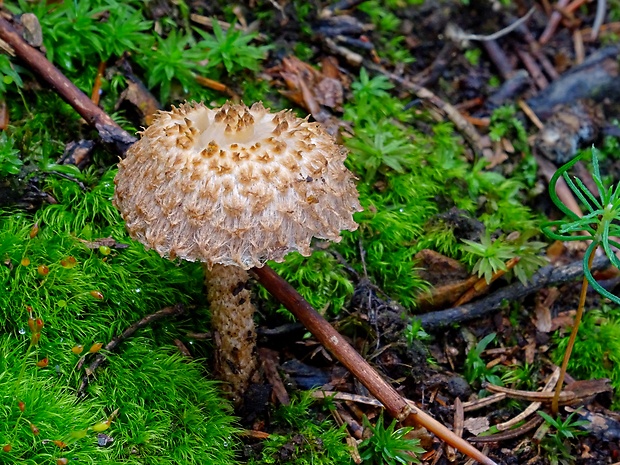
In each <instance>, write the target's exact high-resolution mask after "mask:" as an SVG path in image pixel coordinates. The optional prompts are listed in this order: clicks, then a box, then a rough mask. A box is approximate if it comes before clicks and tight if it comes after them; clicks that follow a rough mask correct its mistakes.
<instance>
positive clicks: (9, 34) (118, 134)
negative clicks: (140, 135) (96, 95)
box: [0, 17, 136, 153]
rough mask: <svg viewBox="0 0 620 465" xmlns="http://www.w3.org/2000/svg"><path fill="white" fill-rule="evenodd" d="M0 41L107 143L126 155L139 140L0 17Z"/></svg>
mask: <svg viewBox="0 0 620 465" xmlns="http://www.w3.org/2000/svg"><path fill="white" fill-rule="evenodd" d="M0 39H2V40H4V41H5V42H6V43H7V44H9V45H10V46H11V47H12V48H13V49H14V50H15V55H16V56H17V57H18V58H19V59H20V60H22V61H23V62H24V63H26V64H27V65H28V67H30V68H31V69H32V70H33V71H34V72H35V73H36V74H38V75H39V76H41V77H42V78H43V79H45V81H47V83H48V84H49V85H50V86H51V87H52V88H53V89H55V90H56V92H58V94H59V95H60V96H61V97H62V98H63V99H64V100H65V101H66V102H67V103H68V104H69V105H71V106H72V107H73V108H74V109H75V111H77V112H78V113H79V114H80V116H82V117H83V118H84V119H85V120H86V121H87V122H88V124H90V125H91V126H94V127H95V129H97V131H99V135H100V136H101V138H102V139H103V141H104V142H106V143H113V144H115V145H116V146H117V147H118V148H119V150H120V151H121V152H122V153H124V152H125V150H127V148H129V146H130V145H131V144H133V143H134V142H135V141H136V138H135V137H133V136H132V135H131V134H129V133H128V132H127V131H125V130H124V129H123V128H121V127H120V126H119V125H118V124H116V123H115V122H114V120H112V118H110V116H109V115H108V114H107V113H106V112H105V111H103V110H102V109H101V108H99V107H98V106H97V105H95V104H94V103H93V102H92V101H91V100H90V99H89V98H88V97H87V96H86V95H84V93H83V92H82V91H81V90H80V89H78V88H77V87H76V86H75V85H74V84H73V83H72V82H71V81H69V79H67V78H66V77H65V76H64V75H63V74H62V73H61V72H60V71H59V70H58V68H56V67H55V66H54V65H53V64H52V63H50V62H49V61H48V59H47V58H45V56H43V54H42V53H41V52H39V51H38V50H37V49H35V48H33V47H31V46H30V45H28V43H27V42H26V41H25V40H24V39H23V38H22V37H21V36H20V35H19V34H18V33H17V31H16V30H15V29H14V28H13V26H12V25H11V24H10V23H9V22H8V21H7V20H6V19H4V18H2V17H0Z"/></svg>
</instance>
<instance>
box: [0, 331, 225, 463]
mask: <svg viewBox="0 0 620 465" xmlns="http://www.w3.org/2000/svg"><path fill="white" fill-rule="evenodd" d="M44 331H45V330H44ZM27 337H28V336H25V335H24V336H23V338H24V339H25V338H27ZM40 345H41V347H40V350H46V351H47V350H48V349H49V350H51V354H50V357H52V360H54V359H55V360H56V361H55V362H52V364H50V365H49V366H48V368H46V369H42V368H38V367H36V366H35V365H34V359H35V358H36V357H35V354H34V353H31V356H25V354H26V350H27V349H26V344H25V343H22V344H16V341H15V338H13V337H10V336H3V337H2V338H0V444H2V446H4V445H6V444H11V446H12V450H11V451H10V452H0V462H1V463H3V464H23V463H33V464H34V463H48V461H49V460H50V459H58V458H61V457H69V458H70V459H71V460H77V461H78V462H76V463H83V464H100V465H101V464H109V465H112V464H119V463H122V464H141V463H145V462H144V460H145V459H146V460H148V463H153V464H157V463H161V464H164V463H165V464H169V463H183V464H194V463H195V464H226V463H234V461H233V458H234V457H233V456H234V454H235V445H236V441H235V439H234V435H235V434H236V433H237V430H236V429H235V428H234V427H233V426H232V425H233V422H232V418H231V417H230V408H229V407H227V404H226V403H225V402H222V399H221V398H219V396H218V394H217V389H216V387H215V385H214V383H213V382H209V381H206V380H205V377H204V374H203V373H202V370H201V368H200V365H199V364H198V363H196V362H193V361H189V360H186V359H183V358H182V357H181V356H180V355H179V354H175V353H172V350H171V349H165V348H158V347H156V346H154V345H153V342H152V341H151V340H148V339H144V338H138V339H134V340H131V341H130V342H128V343H127V344H125V345H124V347H123V351H122V354H121V355H119V356H114V355H113V356H111V357H110V359H109V365H105V368H104V369H102V370H100V371H99V372H98V374H97V377H96V380H95V381H93V383H92V384H91V385H90V387H89V389H88V394H89V396H88V397H87V398H86V400H83V401H78V399H77V397H76V396H75V393H74V392H73V390H72V389H71V386H70V384H71V383H70V379H69V378H71V376H69V375H67V374H66V372H67V371H70V370H71V369H72V367H71V366H72V365H73V364H75V362H76V361H77V357H75V359H74V360H73V361H72V362H65V361H64V360H59V359H60V358H61V357H56V356H55V355H56V353H57V352H58V351H55V350H54V349H53V348H52V347H51V346H50V345H49V344H46V343H45V342H42V343H41V344H40ZM24 364H25V370H24V372H23V373H22V374H19V372H20V367H22V366H23V365H24ZM53 364H55V366H54V365H53ZM137 393H139V395H137ZM19 402H23V405H24V412H23V413H22V412H21V411H20V408H19V404H18V403H19ZM116 409H119V411H118V414H117V416H116V417H115V418H114V419H113V420H112V422H111V425H110V427H109V429H106V430H105V434H106V435H108V436H109V437H110V438H112V439H113V442H112V443H111V445H109V446H107V447H99V446H97V433H96V431H94V430H93V429H92V427H93V426H94V425H95V424H97V423H99V422H101V421H105V420H106V419H107V418H109V416H110V415H111V414H112V412H113V411H114V410H116ZM30 423H32V424H33V425H35V426H36V427H37V428H38V430H39V434H38V435H37V436H35V435H33V433H32V430H31V428H30ZM53 440H56V441H62V442H64V443H66V444H67V447H66V448H64V449H61V448H59V447H58V446H56V445H55V444H54V443H52V442H51V441H53Z"/></svg>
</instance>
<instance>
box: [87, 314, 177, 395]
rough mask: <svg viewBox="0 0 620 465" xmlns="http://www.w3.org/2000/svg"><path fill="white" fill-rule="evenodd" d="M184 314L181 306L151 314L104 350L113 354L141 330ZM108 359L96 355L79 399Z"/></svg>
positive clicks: (124, 332) (113, 340) (133, 325)
mask: <svg viewBox="0 0 620 465" xmlns="http://www.w3.org/2000/svg"><path fill="white" fill-rule="evenodd" d="M183 313H185V307H184V306H183V305H181V304H177V305H174V306H172V307H164V308H162V309H161V310H159V311H157V312H155V313H151V314H150V315H147V316H145V317H144V318H142V319H141V320H139V321H137V322H136V323H134V324H132V325H131V326H130V327H128V328H127V329H126V330H125V331H123V332H122V333H121V335H120V336H116V337H115V338H114V339H112V340H111V341H110V342H108V344H107V345H106V346H105V347H103V349H104V350H105V351H106V352H111V351H113V350H114V349H116V348H117V347H118V345H119V344H120V343H121V342H124V341H126V340H127V339H129V338H130V337H131V336H133V335H134V334H135V333H136V331H138V330H139V329H141V328H144V327H146V326H148V325H150V324H152V323H154V322H156V321H159V320H162V319H164V318H169V317H174V316H179V315H182V314H183ZM106 358H107V357H106V355H105V354H102V353H101V352H98V353H97V354H96V355H95V357H94V359H93V361H92V362H91V363H90V365H89V366H88V368H86V374H85V375H84V376H82V384H80V387H79V388H78V390H77V393H76V394H77V396H78V397H82V396H84V395H85V392H84V391H85V390H86V387H87V386H88V383H89V381H90V378H91V377H92V375H93V373H94V372H95V370H96V369H97V368H98V367H99V365H101V364H102V363H103V361H104V360H105V359H106Z"/></svg>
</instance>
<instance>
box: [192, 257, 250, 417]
mask: <svg viewBox="0 0 620 465" xmlns="http://www.w3.org/2000/svg"><path fill="white" fill-rule="evenodd" d="M204 270H205V281H206V285H207V299H208V300H209V308H210V310H211V322H212V327H213V330H214V331H215V332H216V333H217V334H218V337H216V339H215V340H216V356H215V358H216V364H215V371H216V376H217V377H218V378H219V379H220V380H222V381H224V382H225V383H226V384H225V385H224V390H226V391H227V392H229V393H230V395H231V397H232V400H233V402H234V403H235V404H236V405H237V406H239V405H240V404H241V402H242V400H243V393H244V392H245V391H246V390H247V388H248V385H249V384H250V378H251V377H252V375H253V374H254V373H255V371H256V356H255V353H254V352H255V348H256V330H255V328H254V310H255V309H254V305H253V304H252V300H251V296H250V291H249V290H248V287H247V285H246V284H247V282H248V280H249V279H250V276H249V274H248V272H247V271H246V270H244V269H242V268H240V267H238V266H224V265H213V267H212V268H211V269H210V270H209V269H208V267H207V266H204Z"/></svg>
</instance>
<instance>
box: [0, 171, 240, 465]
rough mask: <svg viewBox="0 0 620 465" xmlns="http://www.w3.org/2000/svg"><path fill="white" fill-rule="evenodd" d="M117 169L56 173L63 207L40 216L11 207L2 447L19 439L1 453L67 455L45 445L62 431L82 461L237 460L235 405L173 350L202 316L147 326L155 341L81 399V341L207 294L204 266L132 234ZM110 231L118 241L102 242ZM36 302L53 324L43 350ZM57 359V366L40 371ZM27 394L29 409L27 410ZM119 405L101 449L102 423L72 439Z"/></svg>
mask: <svg viewBox="0 0 620 465" xmlns="http://www.w3.org/2000/svg"><path fill="white" fill-rule="evenodd" d="M113 176H114V171H110V172H108V173H106V174H104V176H103V177H102V179H101V180H100V182H97V183H95V182H94V179H90V181H92V182H93V184H92V185H88V186H85V190H83V188H82V187H80V186H79V185H78V184H77V183H75V182H72V181H69V180H66V179H50V180H49V182H48V192H50V193H51V194H52V195H53V196H54V197H55V198H56V199H57V200H58V202H59V203H57V204H54V205H48V206H46V207H44V208H42V209H41V210H39V211H37V212H36V213H35V214H34V215H28V214H25V213H19V212H0V257H2V266H0V282H1V283H2V288H1V289H0V329H1V330H2V332H4V333H5V334H6V335H5V336H4V337H3V339H2V340H1V341H0V360H1V362H0V404H1V407H0V425H1V426H0V443H3V444H4V443H11V445H12V446H13V450H12V451H11V453H9V454H5V455H6V460H5V458H4V457H3V458H2V459H1V460H0V461H1V462H2V463H39V462H40V461H41V460H43V459H49V458H53V457H61V456H62V455H59V454H60V453H61V451H60V450H59V449H58V448H57V447H56V446H54V445H53V444H51V445H50V444H48V443H43V442H42V441H41V440H42V439H58V440H62V441H65V442H70V444H71V445H70V447H69V448H68V449H67V453H70V457H75V458H76V459H77V460H80V461H81V462H80V463H98V464H101V463H107V464H113V463H144V462H143V460H144V459H145V458H148V461H149V463H188V464H191V463H201V464H202V463H213V464H220V463H233V455H234V450H235V447H232V446H233V445H234V444H236V440H235V438H234V434H235V432H236V430H235V429H234V426H233V419H232V418H231V417H230V408H229V407H228V404H227V403H226V402H224V401H223V400H222V399H221V398H220V397H219V396H218V394H217V388H216V386H215V385H214V384H213V383H212V382H209V381H206V377H205V374H204V373H202V370H201V368H200V366H199V365H198V364H197V363H195V362H190V361H187V360H184V359H182V357H181V356H180V355H178V354H175V353H174V351H173V350H172V349H171V348H170V347H171V344H170V342H171V339H172V338H174V337H182V331H184V330H186V329H188V328H187V325H189V327H190V328H192V329H195V328H193V325H192V323H191V322H187V324H186V323H185V322H183V321H179V322H177V323H176V324H175V325H174V327H172V328H170V327H167V328H165V329H164V330H163V331H162V330H161V329H162V328H158V327H156V328H151V327H149V328H147V329H144V330H142V332H141V333H140V334H142V335H144V336H148V339H146V338H144V337H142V338H136V339H130V340H128V341H127V342H126V343H124V344H122V345H121V346H120V348H119V351H118V352H117V353H114V354H109V363H107V364H104V366H103V368H102V369H100V370H99V371H98V372H97V375H96V378H95V379H94V380H93V381H92V383H91V384H90V386H89V388H88V397H87V400H86V401H84V402H77V399H76V397H75V392H74V390H75V388H77V386H78V385H79V383H80V380H81V376H82V375H83V372H76V370H75V365H76V363H77V362H78V359H79V357H78V356H77V355H75V354H74V353H73V352H72V350H71V349H72V348H73V347H74V346H76V345H78V344H79V345H83V346H84V347H86V348H88V347H90V346H91V345H92V344H93V343H95V342H103V343H105V342H108V341H110V340H111V339H112V338H113V337H115V336H117V335H119V334H120V333H121V332H122V331H124V330H125V329H126V328H127V327H128V326H130V325H131V324H132V323H134V322H136V321H138V320H139V319H140V318H142V317H144V316H145V315H147V314H149V313H153V312H155V311H157V310H159V309H160V308H162V307H163V306H166V305H173V304H175V303H179V302H181V303H190V302H200V300H201V290H202V271H201V268H200V266H199V265H195V264H188V263H184V264H181V265H177V264H174V263H171V262H169V261H167V260H162V259H161V257H159V256H158V255H157V254H156V253H154V252H152V251H145V250H144V248H143V247H142V246H141V245H140V244H137V243H135V242H133V241H130V240H129V238H128V237H127V235H126V233H125V231H124V229H123V223H122V220H121V218H120V216H119V215H118V213H117V212H116V210H115V209H114V208H113V207H112V205H111V203H110V199H111V195H112V189H113V183H112V179H113ZM103 238H108V239H111V240H112V242H111V243H110V245H111V247H110V246H108V245H105V246H103V247H102V246H100V243H99V242H97V241H101V239H103ZM43 267H45V268H43ZM28 310H31V311H32V316H33V317H39V318H41V319H42V320H43V322H44V329H43V330H42V332H41V338H40V341H39V343H38V345H36V346H35V347H33V348H32V349H31V350H28V349H27V345H26V344H27V340H28V338H29V337H30V335H29V329H28V326H29V325H28V317H29V315H30V314H29V312H28ZM202 324H204V323H202ZM163 326H164V325H162V327H163ZM160 345H164V346H160ZM165 345H167V346H168V348H166V347H165ZM45 357H47V358H48V360H49V364H48V366H47V367H46V368H39V367H37V366H36V365H35V364H36V362H37V361H39V360H41V359H43V358H45ZM138 393H139V395H138ZM20 400H21V401H23V402H25V403H26V405H27V407H28V409H27V410H26V412H25V413H24V415H21V416H20V412H19V409H18V406H17V402H18V401H20ZM117 408H119V409H120V411H119V412H120V413H119V416H118V418H117V419H115V420H114V421H113V422H112V427H111V428H110V430H109V432H108V431H106V434H110V435H111V436H112V437H113V438H114V443H113V445H112V446H110V447H107V448H101V447H97V446H96V445H93V444H96V435H94V434H93V433H92V431H91V432H89V433H88V434H87V437H85V438H83V439H80V440H76V439H75V438H73V439H72V438H71V432H72V431H84V430H85V429H86V428H87V427H89V426H92V425H93V424H94V423H95V422H97V421H101V420H105V419H106V418H107V416H108V415H110V414H111V412H112V411H114V410H115V409H117ZM26 420H28V421H30V422H32V423H33V424H35V425H36V426H37V427H38V428H39V429H40V430H41V434H40V436H38V437H34V436H33V435H32V432H31V431H30V428H29V426H28V422H27V421H26ZM157 457H159V458H157ZM29 461H31V462H29Z"/></svg>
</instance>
